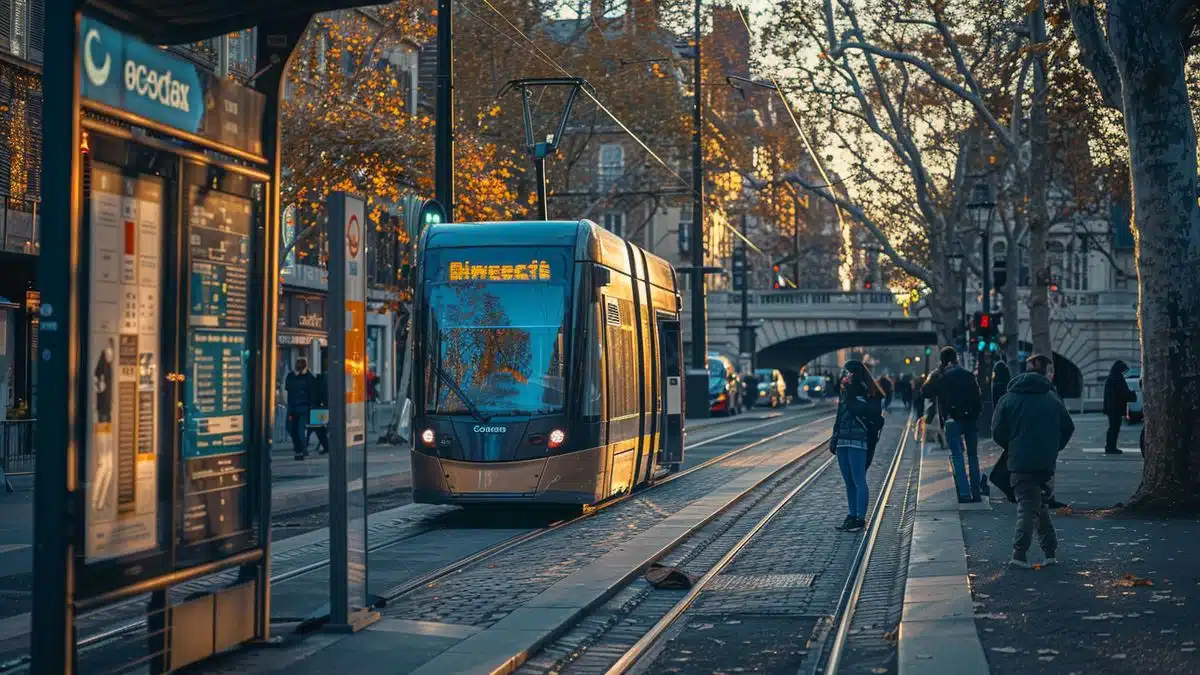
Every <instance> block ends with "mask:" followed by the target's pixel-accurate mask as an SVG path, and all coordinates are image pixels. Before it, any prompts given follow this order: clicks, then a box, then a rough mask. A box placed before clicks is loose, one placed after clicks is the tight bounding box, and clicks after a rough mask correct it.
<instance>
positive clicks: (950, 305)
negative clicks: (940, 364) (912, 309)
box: [929, 275, 962, 352]
mask: <svg viewBox="0 0 1200 675" xmlns="http://www.w3.org/2000/svg"><path fill="white" fill-rule="evenodd" d="M944 278H946V279H953V278H954V277H953V275H950V276H947V277H944ZM938 288H939V289H946V290H949V291H950V292H949V293H946V292H937V293H932V294H930V295H929V298H930V300H931V302H930V303H929V312H930V314H932V315H933V330H934V331H935V332H936V333H937V339H938V344H939V346H941V345H952V344H954V329H955V328H956V327H957V326H958V325H960V324H961V323H962V315H961V307H959V297H958V295H959V294H958V293H957V292H956V291H955V290H954V289H957V288H958V284H956V283H946V284H939V285H938ZM934 351H935V352H936V351H937V349H936V348H935V349H934Z"/></svg>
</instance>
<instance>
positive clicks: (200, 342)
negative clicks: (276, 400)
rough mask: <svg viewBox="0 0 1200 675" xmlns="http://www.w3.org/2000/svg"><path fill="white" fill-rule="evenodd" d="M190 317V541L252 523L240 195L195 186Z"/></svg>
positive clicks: (247, 218) (243, 202)
mask: <svg viewBox="0 0 1200 675" xmlns="http://www.w3.org/2000/svg"><path fill="white" fill-rule="evenodd" d="M186 208H187V211H186V217H187V228H188V253H189V262H188V288H189V293H188V318H187V340H186V347H185V357H184V367H185V373H184V374H185V377H186V380H185V382H186V388H185V403H184V407H185V410H186V414H185V430H184V439H183V453H182V454H183V461H184V468H183V470H184V476H185V478H184V495H183V498H184V511H183V523H182V530H181V532H180V539H181V540H182V542H183V543H184V544H199V543H203V542H207V541H213V540H220V539H222V538H226V537H229V536H231V535H234V534H236V533H238V532H241V531H243V530H244V529H245V528H246V527H247V524H246V517H245V516H246V512H247V509H248V504H247V499H248V497H247V494H248V493H247V486H246V474H247V469H248V466H247V457H246V451H247V446H248V439H247V436H246V434H247V422H248V410H249V397H250V391H249V377H250V374H249V358H250V344H249V325H248V321H247V311H248V306H247V299H248V295H249V266H250V260H251V256H250V229H251V221H252V218H253V207H252V205H251V202H250V200H248V199H245V198H243V197H239V196H236V195H232V194H228V193H224V192H218V191H215V190H212V191H202V190H201V189H200V188H198V187H196V186H192V187H190V188H189V192H188V201H187V207H186Z"/></svg>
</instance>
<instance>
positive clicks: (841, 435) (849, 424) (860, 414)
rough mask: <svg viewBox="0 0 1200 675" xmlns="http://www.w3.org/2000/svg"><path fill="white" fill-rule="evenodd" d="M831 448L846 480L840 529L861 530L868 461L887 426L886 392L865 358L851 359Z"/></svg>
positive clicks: (865, 504) (865, 514)
mask: <svg viewBox="0 0 1200 675" xmlns="http://www.w3.org/2000/svg"><path fill="white" fill-rule="evenodd" d="M841 383H842V387H841V395H840V396H839V397H838V409H837V418H836V420H835V421H834V423H833V437H832V438H831V439H830V440H829V450H830V452H833V453H834V454H835V455H837V459H838V467H839V468H840V469H841V470H842V479H843V480H844V481H845V482H846V504H847V510H848V514H847V515H846V520H845V521H843V522H842V524H841V525H839V526H838V527H837V529H839V530H842V531H845V532H858V531H859V530H861V529H863V528H864V527H866V524H867V497H868V488H867V464H869V462H870V460H869V455H870V451H871V450H872V449H873V446H874V444H875V441H876V440H878V436H877V434H878V432H879V429H880V428H881V427H882V426H883V414H882V412H881V405H882V402H883V391H882V390H881V389H880V388H879V385H878V384H877V383H876V382H875V379H874V378H872V377H871V371H869V370H867V367H866V366H865V365H863V363H862V362H861V361H847V362H846V365H845V366H844V369H843V370H842V379H841Z"/></svg>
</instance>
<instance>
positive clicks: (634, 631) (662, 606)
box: [518, 447, 829, 675]
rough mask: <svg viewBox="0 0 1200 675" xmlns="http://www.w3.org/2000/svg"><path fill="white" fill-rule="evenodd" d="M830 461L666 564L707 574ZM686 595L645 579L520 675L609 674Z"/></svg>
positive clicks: (809, 466) (770, 492)
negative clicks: (792, 493) (653, 584)
mask: <svg viewBox="0 0 1200 675" xmlns="http://www.w3.org/2000/svg"><path fill="white" fill-rule="evenodd" d="M828 457H829V454H828V452H826V449H825V447H821V448H819V449H818V450H817V451H816V452H814V453H811V454H809V455H806V456H805V457H804V458H803V459H801V460H800V461H798V462H797V463H796V464H793V465H792V466H791V467H789V468H788V469H786V470H784V471H782V472H781V473H780V474H778V475H776V476H775V477H773V478H771V479H769V480H767V481H766V482H765V483H764V484H763V485H760V486H759V487H758V488H757V489H755V490H754V492H753V493H752V494H750V495H748V496H747V497H745V498H743V499H741V500H739V501H738V502H737V503H736V504H734V505H733V506H732V507H730V508H729V510H727V511H726V512H725V513H723V514H721V515H720V516H718V517H717V518H715V519H714V520H713V521H712V522H710V523H708V524H707V525H705V526H704V527H702V528H700V529H699V530H698V531H697V532H695V533H694V534H693V535H692V536H691V537H689V538H688V539H687V540H685V541H684V542H683V543H681V544H680V545H679V546H678V547H677V548H676V549H675V550H673V551H671V552H670V553H668V554H667V555H666V556H664V558H663V560H662V563H663V564H665V565H668V566H672V567H680V568H684V569H687V570H688V571H690V572H696V571H697V570H701V571H702V570H707V569H709V568H710V567H711V566H712V565H714V564H715V563H716V562H717V560H718V559H719V558H720V557H721V556H722V555H724V553H725V552H726V551H728V550H729V549H730V548H731V547H732V546H733V545H734V544H735V543H737V541H738V540H739V539H741V538H742V537H743V536H744V535H745V534H746V532H748V531H749V530H750V528H751V527H753V526H754V523H756V522H758V521H759V520H760V519H761V518H762V517H763V516H764V515H766V513H767V512H768V511H770V510H771V508H772V507H773V506H774V505H775V504H776V503H777V502H778V500H779V499H781V498H782V497H783V495H785V494H787V492H788V491H789V490H791V489H792V488H793V487H794V486H795V485H796V483H798V482H800V481H802V480H803V479H804V477H806V476H808V475H810V474H811V473H812V471H814V470H816V469H817V467H819V466H820V465H821V464H822V463H823V462H824V461H825V460H826V459H827V458H828ZM684 593H685V592H684V591H678V592H675V591H663V590H658V591H656V590H655V589H654V587H653V586H651V585H650V584H649V583H648V582H647V581H646V580H645V579H644V578H640V579H638V580H636V581H634V582H633V583H632V584H630V585H629V586H627V587H626V588H624V589H622V590H620V591H619V592H618V593H617V594H616V595H614V596H613V597H612V598H610V599H609V600H608V601H607V602H605V603H604V604H603V605H602V606H601V607H599V608H597V609H596V611H594V612H591V613H590V614H589V615H588V616H586V617H584V618H583V619H582V620H581V621H580V622H579V624H578V625H577V626H575V627H574V628H572V629H570V630H569V631H568V632H567V633H566V634H565V635H564V636H563V637H562V638H560V639H559V640H556V641H555V643H554V644H552V645H549V646H548V647H546V648H545V649H543V650H542V651H540V652H539V653H538V654H537V655H536V656H535V657H534V658H533V659H531V660H529V661H527V662H526V663H525V664H524V665H523V666H522V667H521V668H520V669H519V670H518V673H522V674H525V675H530V674H532V673H561V672H571V673H593V672H601V673H602V672H606V671H607V670H608V668H609V666H611V665H612V663H613V662H615V661H616V660H617V659H618V658H619V657H620V656H621V654H622V653H624V651H625V650H626V649H628V648H629V646H630V645H632V644H633V643H634V642H636V641H637V640H638V638H640V637H641V636H642V635H643V634H644V633H645V632H646V630H647V628H649V626H650V625H652V624H653V623H654V622H655V621H657V620H658V618H659V617H661V616H662V615H663V614H665V613H666V612H667V611H668V610H669V609H670V608H671V607H672V606H673V605H674V604H675V603H676V602H677V601H678V600H679V598H681V597H683V595H684Z"/></svg>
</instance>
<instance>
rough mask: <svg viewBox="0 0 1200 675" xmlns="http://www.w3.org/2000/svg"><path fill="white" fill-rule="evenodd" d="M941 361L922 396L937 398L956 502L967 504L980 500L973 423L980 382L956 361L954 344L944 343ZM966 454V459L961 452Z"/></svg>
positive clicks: (978, 405) (976, 433)
mask: <svg viewBox="0 0 1200 675" xmlns="http://www.w3.org/2000/svg"><path fill="white" fill-rule="evenodd" d="M939 359H940V361H941V365H940V366H939V367H938V369H937V370H935V371H934V372H933V373H931V374H930V376H929V381H928V382H927V383H926V384H925V397H926V398H930V399H934V400H936V401H937V410H938V418H939V420H940V421H941V425H942V429H943V430H945V432H946V444H947V445H949V446H950V464H951V466H952V467H953V470H954V485H955V487H956V488H957V489H958V502H959V503H960V504H969V503H971V502H979V501H982V500H983V497H982V489H983V488H982V485H981V482H982V481H981V480H980V475H979V430H978V429H977V428H976V424H977V423H978V420H979V413H980V412H982V410H983V405H982V402H981V401H980V395H979V384H978V383H976V382H975V377H974V376H973V375H971V373H970V372H969V371H967V370H966V369H965V368H963V367H962V366H960V365H958V352H957V351H956V350H955V349H954V347H949V346H947V347H943V348H942V351H941V352H940V354H939ZM964 451H965V454H966V462H965V463H964V461H963V454H964Z"/></svg>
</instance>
